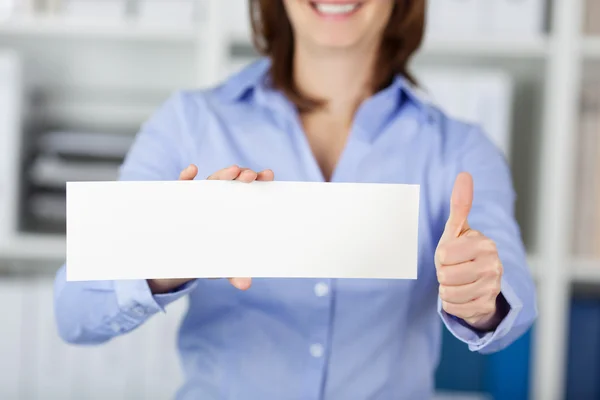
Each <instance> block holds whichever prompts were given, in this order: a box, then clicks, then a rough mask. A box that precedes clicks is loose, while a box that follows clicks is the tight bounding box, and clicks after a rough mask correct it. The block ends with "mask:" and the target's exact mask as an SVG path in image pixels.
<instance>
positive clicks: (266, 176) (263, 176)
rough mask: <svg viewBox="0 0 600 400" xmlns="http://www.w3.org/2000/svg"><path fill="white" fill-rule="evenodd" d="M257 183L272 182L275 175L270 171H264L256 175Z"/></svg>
mask: <svg viewBox="0 0 600 400" xmlns="http://www.w3.org/2000/svg"><path fill="white" fill-rule="evenodd" d="M256 180H257V181H272V180H275V174H274V173H273V171H271V170H270V169H265V170H264V171H261V172H259V173H258V178H256Z"/></svg>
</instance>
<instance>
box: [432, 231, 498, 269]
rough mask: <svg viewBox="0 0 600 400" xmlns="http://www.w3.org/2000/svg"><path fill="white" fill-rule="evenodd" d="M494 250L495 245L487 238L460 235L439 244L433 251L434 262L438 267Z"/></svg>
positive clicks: (454, 263)
mask: <svg viewBox="0 0 600 400" xmlns="http://www.w3.org/2000/svg"><path fill="white" fill-rule="evenodd" d="M494 250H495V245H494V244H493V242H492V241H491V240H489V239H487V238H484V237H478V236H476V237H474V236H461V237H459V238H458V239H454V240H451V241H447V242H444V243H442V244H440V245H439V246H438V248H437V250H436V252H435V262H436V266H438V267H439V266H448V265H456V264H462V263H464V262H468V261H472V260H474V259H475V258H476V257H477V256H479V255H483V254H487V253H493V252H494Z"/></svg>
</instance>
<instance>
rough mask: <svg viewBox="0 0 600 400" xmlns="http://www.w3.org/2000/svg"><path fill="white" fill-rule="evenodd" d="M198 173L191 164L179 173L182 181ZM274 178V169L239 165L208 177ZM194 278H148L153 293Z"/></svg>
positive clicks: (244, 285)
mask: <svg viewBox="0 0 600 400" xmlns="http://www.w3.org/2000/svg"><path fill="white" fill-rule="evenodd" d="M197 174H198V167H196V166H195V165H189V166H188V167H187V168H186V169H184V170H183V171H182V172H181V174H180V175H179V180H180V181H192V180H194V178H195V177H196V175H197ZM273 178H274V176H273V171H271V170H265V171H262V172H259V173H256V172H254V171H252V170H250V169H248V168H240V167H238V166H237V165H233V166H231V167H229V168H224V169H222V170H220V171H217V172H215V173H214V174H212V175H211V176H209V177H208V179H209V180H224V181H233V180H236V181H241V182H245V183H251V182H254V181H272V180H273ZM191 280H192V279H148V284H149V286H150V289H151V290H152V293H154V294H157V293H167V292H169V291H171V290H174V289H176V288H178V287H180V286H181V285H183V284H185V283H186V282H189V281H191ZM229 281H230V282H231V284H232V285H233V286H234V287H236V288H238V289H240V290H246V289H248V288H249V287H250V285H251V279H250V278H229Z"/></svg>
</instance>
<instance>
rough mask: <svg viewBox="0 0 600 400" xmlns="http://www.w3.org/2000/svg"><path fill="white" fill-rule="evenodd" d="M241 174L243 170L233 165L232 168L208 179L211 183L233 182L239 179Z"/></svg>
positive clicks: (225, 169)
mask: <svg viewBox="0 0 600 400" xmlns="http://www.w3.org/2000/svg"><path fill="white" fill-rule="evenodd" d="M241 172H242V169H241V168H240V167H238V166H237V165H232V166H231V167H228V168H224V169H221V170H219V171H217V172H215V173H214V174H212V175H211V176H209V177H208V178H207V179H208V180H209V181H232V180H234V179H235V178H237V177H238V176H239V175H240V173H241Z"/></svg>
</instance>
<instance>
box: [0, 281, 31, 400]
mask: <svg viewBox="0 0 600 400" xmlns="http://www.w3.org/2000/svg"><path fill="white" fill-rule="evenodd" d="M26 295H27V293H26V291H25V285H24V284H23V282H22V280H20V279H2V280H0V304H2V305H5V307H3V310H2V323H0V338H2V340H0V354H2V357H0V398H1V399H22V398H25V396H24V395H25V393H24V392H23V382H24V379H25V377H26V376H27V370H26V364H25V363H24V361H25V358H24V357H23V354H24V353H23V352H24V350H25V349H27V343H26V342H25V341H24V340H23V339H24V336H23V335H22V328H23V325H24V324H25V320H26V318H31V313H30V311H29V310H26V309H25V302H24V300H25V296H26Z"/></svg>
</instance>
